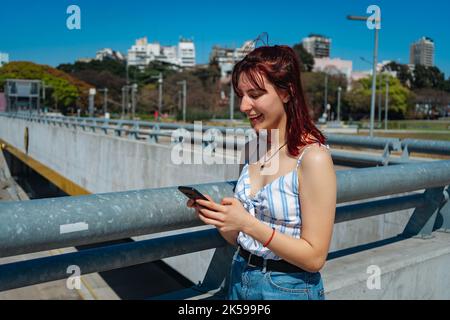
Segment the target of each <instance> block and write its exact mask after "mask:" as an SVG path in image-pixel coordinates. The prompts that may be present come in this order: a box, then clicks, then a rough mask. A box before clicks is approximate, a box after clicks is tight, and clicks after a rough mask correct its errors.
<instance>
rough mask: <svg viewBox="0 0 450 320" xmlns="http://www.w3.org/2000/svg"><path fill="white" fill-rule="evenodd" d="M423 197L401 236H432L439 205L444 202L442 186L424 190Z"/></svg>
mask: <svg viewBox="0 0 450 320" xmlns="http://www.w3.org/2000/svg"><path fill="white" fill-rule="evenodd" d="M424 198H425V202H424V205H423V206H420V207H417V208H416V209H415V210H414V212H413V214H412V216H411V217H410V219H409V221H408V223H407V225H406V227H405V229H404V230H403V232H402V233H401V236H403V237H419V238H422V239H427V238H431V237H432V236H431V233H432V232H433V231H434V226H435V222H436V217H437V215H438V212H439V209H440V206H441V205H442V203H443V202H445V197H444V187H437V188H430V189H427V190H425V193H424Z"/></svg>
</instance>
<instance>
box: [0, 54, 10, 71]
mask: <svg viewBox="0 0 450 320" xmlns="http://www.w3.org/2000/svg"><path fill="white" fill-rule="evenodd" d="M7 63H9V55H8V54H7V53H3V52H0V68H1V67H3V65H4V64H7Z"/></svg>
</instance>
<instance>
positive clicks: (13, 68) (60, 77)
mask: <svg viewBox="0 0 450 320" xmlns="http://www.w3.org/2000/svg"><path fill="white" fill-rule="evenodd" d="M6 79H30V80H41V81H43V82H44V83H45V85H47V86H51V92H52V93H51V97H52V98H53V99H54V100H56V101H58V103H59V104H61V105H62V106H64V107H67V106H69V105H72V104H74V103H75V101H76V100H77V98H78V97H80V96H81V95H82V92H84V91H87V90H88V89H89V85H88V84H87V83H84V82H82V81H80V80H77V79H75V78H72V77H71V76H69V75H67V74H66V73H65V72H62V71H59V70H56V69H54V68H52V67H50V66H47V65H39V64H35V63H32V62H11V63H8V64H6V65H5V66H3V67H2V68H0V86H3V85H4V83H5V80H6ZM86 94H87V93H86Z"/></svg>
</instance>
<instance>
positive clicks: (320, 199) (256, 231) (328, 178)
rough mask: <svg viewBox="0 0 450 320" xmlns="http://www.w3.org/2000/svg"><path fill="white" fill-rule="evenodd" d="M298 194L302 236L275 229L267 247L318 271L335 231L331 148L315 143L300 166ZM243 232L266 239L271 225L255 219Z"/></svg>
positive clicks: (333, 177) (269, 234)
mask: <svg viewBox="0 0 450 320" xmlns="http://www.w3.org/2000/svg"><path fill="white" fill-rule="evenodd" d="M298 170H299V171H298V172H299V174H298V176H299V180H300V181H299V186H300V190H299V197H300V202H301V216H302V227H301V238H300V239H296V238H293V237H291V236H288V235H285V234H282V233H280V232H276V233H275V236H274V237H273V239H272V241H271V242H270V244H269V245H268V248H269V249H270V250H271V251H273V252H274V253H275V254H276V255H278V256H279V257H281V258H283V259H284V260H286V261H288V262H290V263H292V264H294V265H297V266H299V267H300V268H302V269H304V270H306V271H309V272H317V271H319V270H320V269H321V268H322V267H323V265H324V264H325V261H326V258H327V255H328V250H329V246H330V242H331V237H332V233H333V226H334V218H335V211H336V192H337V190H336V189H337V188H336V173H335V171H334V166H333V161H332V159H331V155H330V154H329V153H328V152H323V150H321V148H320V147H312V148H311V149H310V150H308V152H307V153H306V154H305V155H304V157H303V160H302V164H301V166H299V169H298ZM243 232H245V233H246V234H248V235H249V236H251V237H252V238H254V239H255V240H257V241H259V242H261V243H266V242H267V241H268V240H269V238H270V236H271V234H272V228H270V227H269V226H268V225H266V224H264V223H262V222H261V221H259V220H257V219H256V218H255V219H252V222H251V223H250V224H248V225H247V226H245V228H244V230H243Z"/></svg>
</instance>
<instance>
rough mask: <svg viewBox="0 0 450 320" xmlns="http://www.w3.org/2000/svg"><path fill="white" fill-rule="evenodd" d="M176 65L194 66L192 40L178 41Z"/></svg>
mask: <svg viewBox="0 0 450 320" xmlns="http://www.w3.org/2000/svg"><path fill="white" fill-rule="evenodd" d="M178 60H179V62H178V64H179V65H180V66H181V67H194V66H195V46H194V42H193V41H192V40H188V39H183V38H181V39H180V42H179V43H178Z"/></svg>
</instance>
